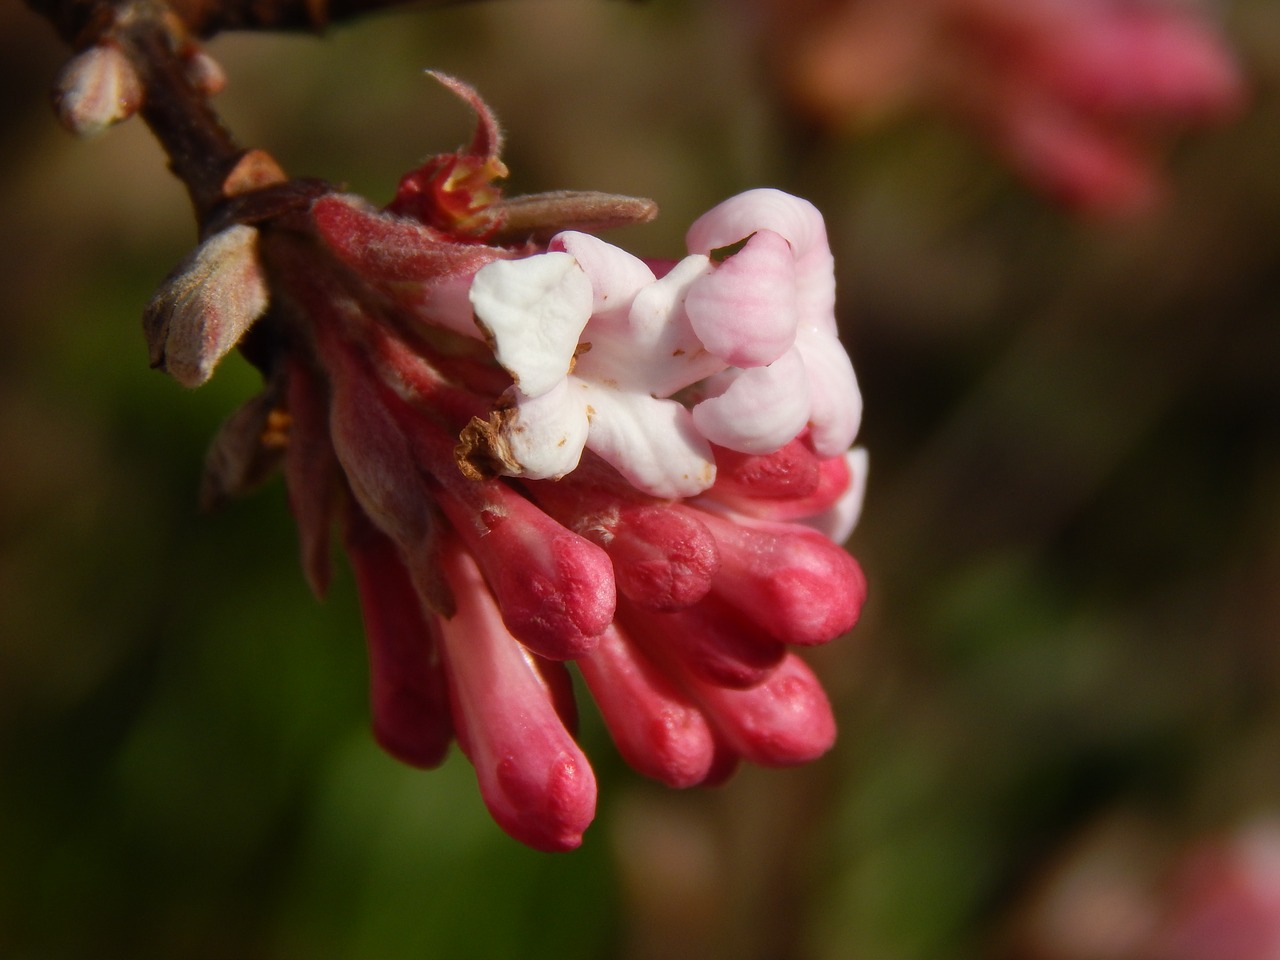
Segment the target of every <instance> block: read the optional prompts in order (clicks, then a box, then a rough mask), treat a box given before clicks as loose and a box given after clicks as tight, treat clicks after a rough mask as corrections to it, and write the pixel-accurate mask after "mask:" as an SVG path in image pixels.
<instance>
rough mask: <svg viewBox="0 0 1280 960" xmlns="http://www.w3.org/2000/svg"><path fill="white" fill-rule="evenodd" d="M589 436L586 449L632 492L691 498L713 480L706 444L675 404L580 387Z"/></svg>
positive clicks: (691, 422) (685, 414)
mask: <svg viewBox="0 0 1280 960" xmlns="http://www.w3.org/2000/svg"><path fill="white" fill-rule="evenodd" d="M583 388H584V393H585V395H586V398H587V403H588V404H589V407H588V413H589V415H590V417H591V430H590V433H589V434H588V436H587V446H588V447H589V448H590V449H591V450H593V451H595V452H596V453H597V454H599V455H600V457H601V458H602V459H604V460H605V461H607V462H608V463H610V464H612V465H613V466H614V468H615V469H616V470H617V471H618V472H619V473H621V474H622V475H623V476H624V477H626V478H627V480H628V481H629V482H630V483H631V485H632V486H634V487H636V488H637V489H639V490H643V491H644V492H645V493H648V494H651V495H653V496H655V497H691V496H694V495H696V494H699V493H701V492H702V491H703V490H706V489H707V488H708V487H709V486H711V484H712V483H714V482H715V478H716V466H715V460H714V458H713V456H712V453H711V447H710V446H709V445H708V444H707V441H706V440H704V439H703V438H702V437H700V436H698V431H697V430H695V429H694V426H693V419H692V418H691V417H690V415H689V411H688V410H686V409H685V408H684V407H683V406H681V405H680V404H678V403H676V402H675V401H674V400H657V399H655V398H653V397H650V396H647V395H645V394H638V393H624V392H622V391H618V390H610V389H609V388H607V387H596V386H589V385H586V384H583Z"/></svg>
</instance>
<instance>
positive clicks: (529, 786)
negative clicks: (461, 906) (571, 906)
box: [441, 546, 596, 852]
mask: <svg viewBox="0 0 1280 960" xmlns="http://www.w3.org/2000/svg"><path fill="white" fill-rule="evenodd" d="M443 562H444V566H445V573H446V576H447V577H448V580H449V583H450V585H451V586H452V588H453V590H454V592H455V593H456V595H457V597H458V612H457V613H456V614H455V615H454V616H453V617H452V618H450V619H447V620H444V621H442V623H441V641H442V645H443V649H444V654H445V663H446V666H447V668H448V675H449V681H450V683H449V688H450V696H451V702H452V704H453V709H454V715H455V723H456V725H457V726H458V727H459V732H460V737H459V742H460V743H461V744H462V746H463V749H464V750H465V752H466V754H467V756H468V757H469V758H470V760H471V762H472V764H473V765H474V766H475V768H476V777H477V779H478V780H479V782H480V793H481V795H482V796H483V797H484V801H485V805H486V806H487V807H488V808H489V812H490V813H491V814H492V815H493V818H494V819H495V820H496V821H498V823H499V825H501V827H502V828H503V829H504V830H506V831H507V832H508V833H510V834H511V835H512V836H513V837H515V838H516V839H518V840H521V841H522V842H524V843H527V844H529V846H531V847H534V848H536V849H538V850H544V851H548V852H552V851H558V850H571V849H573V848H574V847H577V846H578V845H579V844H581V842H582V833H583V831H584V830H586V828H587V826H588V825H589V824H590V823H591V820H592V818H593V817H594V816H595V803H596V782H595V775H594V773H593V772H592V770H591V765H590V764H589V763H588V762H587V758H586V757H585V756H584V755H583V753H582V751H581V750H580V749H579V748H578V745H577V744H576V743H575V742H574V740H573V738H572V737H571V736H570V735H569V733H568V731H567V730H565V728H564V724H563V723H562V722H561V721H560V718H559V716H557V714H556V710H555V707H554V705H553V703H552V698H551V696H550V695H549V693H548V691H547V687H546V683H545V681H544V679H543V678H542V676H541V674H540V673H539V671H538V668H537V667H536V666H534V664H533V662H532V660H531V655H530V654H529V653H528V652H527V651H526V650H524V648H523V647H521V646H520V644H519V643H517V642H516V640H515V638H514V637H512V636H511V635H510V634H509V633H508V632H507V630H506V628H505V627H504V625H503V622H502V616H501V614H500V613H499V611H498V608H497V606H496V605H495V604H494V602H493V598H492V595H491V594H490V593H489V591H488V589H487V588H486V585H485V582H484V579H483V578H482V577H481V575H480V571H479V570H478V569H477V568H476V565H475V563H474V562H473V561H472V560H471V558H470V557H469V556H468V555H467V554H466V553H465V552H464V551H462V550H460V549H457V548H456V546H455V547H454V548H452V549H449V550H446V551H445V554H444V560H443ZM463 731H465V733H464V732H463Z"/></svg>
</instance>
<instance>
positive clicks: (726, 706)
mask: <svg viewBox="0 0 1280 960" xmlns="http://www.w3.org/2000/svg"><path fill="white" fill-rule="evenodd" d="M683 681H684V683H685V685H686V687H687V688H688V690H689V692H690V693H691V694H692V696H693V698H694V700H695V702H697V703H698V704H699V705H700V706H701V707H702V708H703V710H704V711H706V715H707V718H708V719H709V720H710V721H711V723H712V726H713V727H714V728H715V730H716V732H717V733H718V734H719V735H720V736H721V737H722V738H723V739H724V741H725V743H726V744H727V746H728V747H729V748H731V749H732V750H733V751H735V752H736V753H737V754H738V755H740V756H741V757H742V758H743V759H744V760H747V761H749V762H751V763H758V764H760V765H761V766H764V767H786V766H792V765H794V764H799V763H807V762H808V761H810V760H815V759H817V758H818V757H820V756H822V755H823V754H824V753H826V752H827V751H828V750H830V749H831V747H832V745H833V744H834V743H835V739H836V721H835V715H834V714H833V713H832V711H831V702H830V701H829V700H828V699H827V695H826V694H825V693H824V692H823V690H822V684H820V683H819V682H818V678H817V677H815V676H814V674H813V671H812V670H811V669H809V666H808V665H807V664H806V663H805V662H804V661H803V660H801V659H800V658H799V657H797V656H796V655H795V654H787V656H786V657H785V658H784V659H783V661H782V663H780V664H779V665H778V668H777V669H776V670H774V671H773V672H772V673H771V674H770V675H769V676H768V678H767V679H766V680H765V681H764V682H763V683H759V684H757V685H755V686H753V687H749V688H747V689H741V690H734V689H731V688H728V687H723V686H717V685H716V684H712V683H707V682H706V681H704V680H702V679H699V678H698V677H696V676H694V675H692V674H686V675H685V676H684V678H683Z"/></svg>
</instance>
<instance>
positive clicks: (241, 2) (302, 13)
mask: <svg viewBox="0 0 1280 960" xmlns="http://www.w3.org/2000/svg"><path fill="white" fill-rule="evenodd" d="M463 2H466V0H170V2H169V3H168V4H167V5H166V6H167V7H168V9H169V10H170V11H171V12H172V13H173V14H174V15H175V16H176V17H178V19H180V20H181V21H182V23H183V24H184V25H185V26H186V28H187V30H189V31H190V32H191V33H192V34H193V35H195V36H198V37H210V36H212V35H213V34H215V33H219V32H221V31H223V30H321V29H323V28H324V27H326V26H327V25H328V24H330V23H336V22H341V21H343V20H349V19H352V18H353V17H357V16H360V15H362V14H365V13H370V12H373V11H376V10H384V9H387V8H389V7H397V6H404V5H406V4H408V3H415V4H418V5H421V6H431V7H443V6H452V5H454V4H457V3H463ZM27 5H28V6H30V7H31V8H32V9H33V10H35V11H36V12H37V13H39V14H41V15H42V16H44V17H45V18H46V19H48V20H49V21H50V22H52V23H53V25H54V26H55V27H56V28H57V30H58V32H59V34H60V35H61V36H62V38H63V39H64V40H66V41H67V42H68V43H71V44H73V45H79V44H80V43H81V42H83V40H82V38H83V37H84V35H85V34H86V32H89V33H92V31H93V26H94V24H95V22H98V21H100V20H101V19H102V17H103V16H104V13H105V14H107V15H109V11H110V7H111V6H112V5H111V4H109V3H104V2H102V0H27Z"/></svg>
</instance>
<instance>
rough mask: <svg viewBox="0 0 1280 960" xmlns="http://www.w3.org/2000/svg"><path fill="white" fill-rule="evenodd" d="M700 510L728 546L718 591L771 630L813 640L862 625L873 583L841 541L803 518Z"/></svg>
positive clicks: (784, 638) (785, 637)
mask: <svg viewBox="0 0 1280 960" xmlns="http://www.w3.org/2000/svg"><path fill="white" fill-rule="evenodd" d="M683 509H688V508H683ZM700 515H701V517H702V519H703V521H704V522H705V523H706V524H707V525H708V526H709V527H710V528H711V530H712V532H713V534H714V535H715V538H716V544H717V546H718V547H719V548H720V570H719V572H718V573H717V574H716V578H715V582H714V584H713V586H712V593H713V594H714V595H716V596H718V597H721V598H722V599H724V600H725V601H726V602H728V603H730V604H732V605H733V606H734V607H735V608H736V609H738V610H739V611H741V613H742V615H743V616H744V617H746V618H747V619H749V620H750V621H751V622H752V623H754V624H756V625H758V626H759V627H760V628H762V629H763V630H764V631H765V632H766V633H767V634H768V635H769V636H771V637H773V638H774V639H775V640H778V641H779V642H782V643H794V644H803V645H813V644H819V643H826V642H827V641H829V640H832V639H834V638H835V637H838V636H839V635H840V634H842V633H844V632H845V631H846V630H849V629H851V628H852V627H853V625H854V624H855V623H857V621H858V614H859V613H860V612H861V610H862V603H863V601H864V600H865V599H866V594H867V582H866V579H865V578H864V577H863V575H862V570H861V568H860V567H859V566H858V563H857V561H855V560H854V559H853V557H851V556H850V555H849V554H848V553H846V552H845V551H844V550H843V549H842V548H841V547H839V546H838V545H837V544H834V543H832V542H831V541H830V540H828V539H827V538H826V537H824V536H822V535H821V534H819V533H817V532H815V531H812V530H807V529H805V528H804V527H799V526H796V525H795V524H770V523H763V522H760V521H748V520H747V519H746V518H736V519H733V520H731V519H728V518H726V517H722V516H717V515H715V514H712V513H708V512H705V511H702V512H700Z"/></svg>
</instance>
